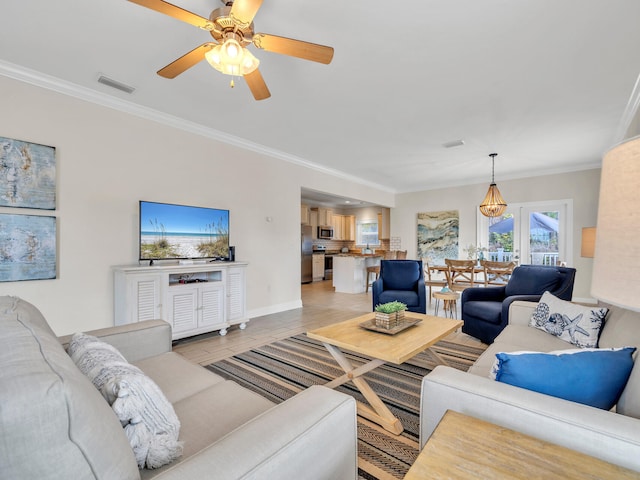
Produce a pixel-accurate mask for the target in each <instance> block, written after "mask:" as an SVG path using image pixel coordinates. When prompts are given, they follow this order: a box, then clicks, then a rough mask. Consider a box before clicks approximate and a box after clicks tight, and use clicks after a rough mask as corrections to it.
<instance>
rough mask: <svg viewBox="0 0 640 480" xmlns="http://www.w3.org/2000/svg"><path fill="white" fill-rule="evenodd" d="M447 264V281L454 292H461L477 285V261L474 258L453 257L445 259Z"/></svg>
mask: <svg viewBox="0 0 640 480" xmlns="http://www.w3.org/2000/svg"><path fill="white" fill-rule="evenodd" d="M444 263H445V265H447V267H448V268H447V270H446V272H445V273H446V274H447V282H448V284H449V288H450V289H451V290H453V291H454V292H461V291H463V290H464V289H465V288H469V287H473V286H474V285H475V283H476V282H475V267H476V262H474V261H473V260H454V259H451V258H445V259H444Z"/></svg>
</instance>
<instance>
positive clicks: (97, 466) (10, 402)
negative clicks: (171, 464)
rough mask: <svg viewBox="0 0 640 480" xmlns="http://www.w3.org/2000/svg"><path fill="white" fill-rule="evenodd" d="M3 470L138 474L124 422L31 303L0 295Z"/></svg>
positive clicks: (7, 474) (8, 473)
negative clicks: (118, 417)
mask: <svg viewBox="0 0 640 480" xmlns="http://www.w3.org/2000/svg"><path fill="white" fill-rule="evenodd" d="M0 366H1V368H0V431H1V432H2V438H3V439H10V441H0V465H2V467H0V470H1V471H2V474H1V475H0V476H2V478H56V479H57V478H59V479H68V478H78V479H79V478H95V479H102V480H107V479H113V480H118V479H121V480H124V479H137V478H139V472H138V467H137V465H136V462H135V459H134V456H133V454H132V452H131V448H130V447H129V443H128V442H127V438H126V436H125V434H124V432H123V430H122V426H121V425H120V422H118V419H117V417H116V416H115V415H114V413H113V411H112V410H111V409H110V408H109V405H108V404H107V403H106V402H105V401H104V399H103V398H102V397H101V396H100V393H99V392H98V391H97V390H96V389H95V388H94V387H93V385H91V382H90V381H89V380H88V379H87V378H86V377H85V376H84V375H83V374H82V373H81V372H80V371H79V370H78V368H77V367H76V366H75V365H74V363H73V361H72V360H71V358H69V356H68V355H67V353H66V352H65V351H64V348H63V347H62V345H61V344H60V343H59V342H58V339H57V338H56V336H55V335H54V334H53V332H52V331H51V328H50V327H49V326H48V325H47V324H46V321H45V320H44V317H43V316H42V314H41V313H40V312H39V311H38V310H37V309H36V308H35V307H34V306H33V305H31V304H29V303H27V302H24V301H22V300H20V299H17V298H15V297H0Z"/></svg>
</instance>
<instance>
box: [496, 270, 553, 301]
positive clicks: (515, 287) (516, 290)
mask: <svg viewBox="0 0 640 480" xmlns="http://www.w3.org/2000/svg"><path fill="white" fill-rule="evenodd" d="M561 281H562V275H561V274H560V272H559V271H558V270H556V269H555V268H549V267H535V266H531V265H527V268H526V270H521V269H520V268H515V269H514V270H513V274H512V275H511V278H510V279H509V283H507V285H506V287H505V296H506V297H511V296H513V295H542V294H543V293H544V292H546V291H547V290H553V289H554V288H555V287H556V286H557V285H558V284H559V283H560V282H561Z"/></svg>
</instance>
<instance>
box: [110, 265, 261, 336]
mask: <svg viewBox="0 0 640 480" xmlns="http://www.w3.org/2000/svg"><path fill="white" fill-rule="evenodd" d="M246 267H247V264H246V263H243V262H212V263H206V264H193V265H175V264H172V265H153V266H144V267H143V266H117V267H113V269H114V272H115V295H114V298H115V309H114V313H115V324H116V325H124V324H128V323H135V322H140V321H143V320H152V319H162V320H166V321H167V322H169V323H170V324H171V328H172V331H173V339H174V340H176V339H178V338H184V337H190V336H192V335H198V334H201V333H207V332H211V331H214V330H219V331H220V335H226V334H227V328H229V326H231V325H237V324H240V328H241V329H244V328H245V327H246V324H247V322H248V321H249V319H248V318H247V316H246Z"/></svg>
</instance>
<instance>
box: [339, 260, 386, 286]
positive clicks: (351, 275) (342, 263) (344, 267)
mask: <svg viewBox="0 0 640 480" xmlns="http://www.w3.org/2000/svg"><path fill="white" fill-rule="evenodd" d="M380 259H381V257H380V256H375V255H374V256H367V257H364V256H359V255H335V256H334V257H333V286H334V287H335V291H336V292H339V293H364V292H365V288H366V281H367V267H371V266H374V265H380Z"/></svg>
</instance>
